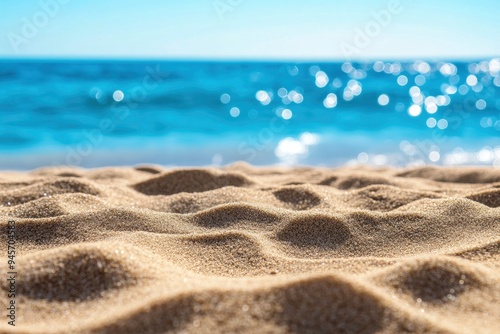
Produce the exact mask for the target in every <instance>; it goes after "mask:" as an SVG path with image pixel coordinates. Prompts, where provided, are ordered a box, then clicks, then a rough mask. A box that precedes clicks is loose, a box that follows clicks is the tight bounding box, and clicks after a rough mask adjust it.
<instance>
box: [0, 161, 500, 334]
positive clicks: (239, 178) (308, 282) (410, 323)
mask: <svg viewBox="0 0 500 334" xmlns="http://www.w3.org/2000/svg"><path fill="white" fill-rule="evenodd" d="M10 220H11V221H15V226H16V230H15V231H16V235H15V242H16V244H15V247H16V268H15V269H16V271H17V278H16V297H15V303H16V304H15V305H16V307H17V308H16V322H15V324H16V327H12V326H10V325H8V324H7V321H8V318H7V312H8V311H7V310H6V308H7V307H8V305H9V304H8V303H9V300H10V299H9V298H7V290H8V289H9V288H10V285H9V282H8V281H7V278H8V277H7V274H6V272H7V271H9V270H8V268H7V224H8V221H10ZM0 222H1V224H2V227H3V228H2V231H3V232H2V237H1V239H0V241H1V242H2V247H1V249H2V253H3V254H2V257H3V258H2V260H1V264H0V266H1V267H0V272H1V275H2V289H3V290H4V291H3V292H2V293H3V296H2V298H0V301H1V303H0V307H1V309H2V310H4V311H2V321H1V323H0V332H1V333H44V334H45V333H174V332H175V333H178V332H182V333H219V332H224V333H237V332H238V333H404V332H411V333H500V170H499V169H488V168H472V167H471V168H438V167H425V168H417V169H369V168H360V167H357V168H347V167H346V168H340V169H327V168H305V167H304V168H284V167H267V168H254V167H251V166H249V165H247V164H243V163H238V164H234V165H231V166H228V167H223V168H211V167H209V168H178V169H167V168H164V167H160V166H141V167H136V168H102V169H93V170H84V169H77V168H58V169H54V168H42V169H38V170H35V171H31V172H28V173H22V172H1V173H0Z"/></svg>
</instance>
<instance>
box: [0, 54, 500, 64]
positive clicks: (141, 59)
mask: <svg viewBox="0 0 500 334" xmlns="http://www.w3.org/2000/svg"><path fill="white" fill-rule="evenodd" d="M495 58H500V55H485V56H480V57H477V56H466V57H462V56H460V57H453V56H450V57H414V58H410V57H400V58H398V57H366V58H353V59H345V58H342V57H339V58H336V57H332V58H292V57H290V58H288V57H283V58H278V57H271V58H265V57H262V58H261V57H257V58H255V57H254V58H245V57H241V58H236V57H227V58H225V57H200V58H197V57H191V56H189V57H106V56H104V57H101V56H97V57H94V56H91V57H85V56H69V57H61V56H22V57H11V56H2V55H0V61H9V62H15V61H48V62H50V61H102V62H112V61H124V62H148V61H161V62H213V63H222V62H228V63H236V62H247V63H263V62H266V63H312V62H318V63H345V62H350V63H373V62H376V61H388V62H396V61H398V62H415V61H425V62H440V61H448V62H469V61H483V60H489V59H495Z"/></svg>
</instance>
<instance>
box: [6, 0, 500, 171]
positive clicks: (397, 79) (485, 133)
mask: <svg viewBox="0 0 500 334" xmlns="http://www.w3.org/2000/svg"><path fill="white" fill-rule="evenodd" d="M499 12H500V2H498V1H493V0H479V1H475V2H462V3H457V2H454V1H448V0H445V1H440V2H433V1H419V2H418V3H417V2H414V1H409V0H390V1H379V0H377V1H373V0H371V1H369V0H359V1H355V2H354V1H326V0H318V1H315V2H314V3H313V4H310V3H307V2H304V1H294V0H288V1H281V0H278V1H274V2H272V3H270V2H265V1H263V0H254V1H244V0H192V1H185V2H182V3H170V2H166V1H159V0H151V1H148V2H147V3H144V2H139V1H136V0H135V1H132V0H122V1H117V0H116V1H106V2H98V1H95V0H90V1H85V2H81V1H71V0H40V1H23V2H14V1H4V2H2V3H1V4H0V32H1V33H2V35H3V38H2V39H0V85H1V89H0V169H33V168H37V167H41V166H64V165H74V166H80V167H98V166H107V165H135V164H144V163H156V164H162V165H189V166H199V165H225V164H229V163H232V162H234V161H247V162H249V163H252V164H255V165H267V164H283V165H325V166H338V165H345V164H368V165H377V166H382V165H394V166H409V165H412V166H413V165H425V164H437V165H471V164H473V165H489V166H500V98H499V93H500V33H499V32H500V20H498V13H499Z"/></svg>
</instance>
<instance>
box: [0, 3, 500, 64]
mask: <svg viewBox="0 0 500 334" xmlns="http://www.w3.org/2000/svg"><path fill="white" fill-rule="evenodd" d="M498 13H500V1H498V0H476V1H456V0H441V1H435V0H420V1H412V0H355V1H353V0H350V1H347V0H344V1H336V0H316V1H314V0H311V1H304V0H300V1H298V0H274V1H269V0H183V1H168V0H148V1H140V0H107V1H98V0H85V1H79V0H36V1H32V0H23V1H18V0H3V1H1V2H0V57H2V58H18V57H22V58H25V57H28V58H112V59H115V58H143V59H158V58H160V59H235V60H238V59H249V60H266V59H269V60H273V59H283V60H285V59H286V60H308V59H311V60H317V59H321V60H342V59H347V60H356V59H369V60H374V59H416V58H419V59H421V58H425V59H465V58H485V57H494V56H499V55H500V20H499V19H498Z"/></svg>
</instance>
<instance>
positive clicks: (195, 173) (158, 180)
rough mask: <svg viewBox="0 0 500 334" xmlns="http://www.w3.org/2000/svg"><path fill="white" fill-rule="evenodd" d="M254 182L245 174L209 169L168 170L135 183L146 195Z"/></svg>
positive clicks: (191, 191) (135, 187) (202, 189)
mask: <svg viewBox="0 0 500 334" xmlns="http://www.w3.org/2000/svg"><path fill="white" fill-rule="evenodd" d="M251 183H252V182H251V181H250V180H249V179H248V178H247V177H245V176H244V175H241V174H237V173H227V172H226V173H221V172H215V171H209V170H196V169H187V170H177V171H172V172H166V173H164V174H161V175H158V176H156V177H154V178H151V179H149V180H147V181H144V182H140V183H137V184H135V185H133V188H134V189H135V190H137V191H139V192H141V193H143V194H146V195H173V194H177V193H180V192H188V193H196V192H202V191H207V190H213V189H218V188H222V187H227V186H235V187H244V186H248V185H250V184H251Z"/></svg>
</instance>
